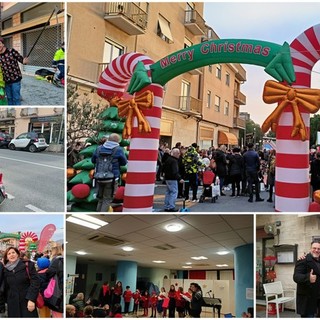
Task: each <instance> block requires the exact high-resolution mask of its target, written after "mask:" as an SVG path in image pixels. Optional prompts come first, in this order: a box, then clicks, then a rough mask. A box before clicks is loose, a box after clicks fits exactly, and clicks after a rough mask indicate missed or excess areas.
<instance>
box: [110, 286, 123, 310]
mask: <svg viewBox="0 0 320 320" xmlns="http://www.w3.org/2000/svg"><path fill="white" fill-rule="evenodd" d="M122 293H123V289H122V282H121V281H119V280H118V281H117V282H116V285H115V286H114V289H113V293H112V295H113V297H112V305H113V306H114V305H115V304H121V296H122Z"/></svg>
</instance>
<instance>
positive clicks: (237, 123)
mask: <svg viewBox="0 0 320 320" xmlns="http://www.w3.org/2000/svg"><path fill="white" fill-rule="evenodd" d="M233 127H234V128H238V129H245V128H246V120H244V119H241V118H233Z"/></svg>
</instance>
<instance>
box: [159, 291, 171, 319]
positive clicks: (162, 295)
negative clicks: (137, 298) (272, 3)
mask: <svg viewBox="0 0 320 320" xmlns="http://www.w3.org/2000/svg"><path fill="white" fill-rule="evenodd" d="M166 298H168V295H167V292H166V289H165V287H162V288H161V289H160V293H159V295H158V303H157V310H158V313H159V314H160V315H162V316H163V318H166V316H167V314H166V311H167V309H166V308H164V307H163V302H164V299H166Z"/></svg>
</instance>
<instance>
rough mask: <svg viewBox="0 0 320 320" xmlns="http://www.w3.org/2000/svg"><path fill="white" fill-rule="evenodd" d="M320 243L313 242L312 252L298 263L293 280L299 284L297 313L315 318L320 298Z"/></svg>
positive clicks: (303, 316)
mask: <svg viewBox="0 0 320 320" xmlns="http://www.w3.org/2000/svg"><path fill="white" fill-rule="evenodd" d="M319 259H320V241H312V242H311V249H310V252H309V253H308V254H307V255H306V256H305V257H304V258H303V259H301V260H298V261H297V262H296V265H295V268H294V274H293V280H294V281H295V282H296V283H297V302H296V305H297V313H298V314H300V316H301V318H314V317H315V316H316V314H317V311H318V308H319V298H320V261H319Z"/></svg>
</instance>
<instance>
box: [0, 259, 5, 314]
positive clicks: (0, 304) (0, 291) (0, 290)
mask: <svg viewBox="0 0 320 320" xmlns="http://www.w3.org/2000/svg"><path fill="white" fill-rule="evenodd" d="M3 269H4V267H3V264H2V263H1V262H0V313H3V312H4V310H5V307H6V306H5V301H4V281H3Z"/></svg>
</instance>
